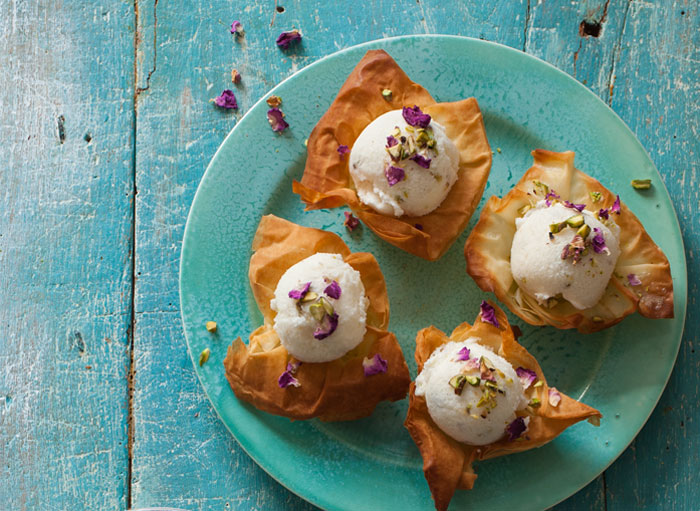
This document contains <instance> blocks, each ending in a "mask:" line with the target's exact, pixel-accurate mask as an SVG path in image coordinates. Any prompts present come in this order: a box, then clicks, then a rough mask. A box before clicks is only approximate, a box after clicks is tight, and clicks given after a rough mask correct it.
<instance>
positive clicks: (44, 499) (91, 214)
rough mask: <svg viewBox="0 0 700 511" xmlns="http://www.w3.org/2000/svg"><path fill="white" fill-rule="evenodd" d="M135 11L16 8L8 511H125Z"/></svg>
mask: <svg viewBox="0 0 700 511" xmlns="http://www.w3.org/2000/svg"><path fill="white" fill-rule="evenodd" d="M132 17H133V16H132V11H131V7H130V6H128V5H126V4H122V5H117V4H113V3H112V2H87V3H82V2H67V3H66V2H54V1H47V2H42V3H41V4H40V5H39V4H38V3H35V2H14V1H10V2H0V34H1V35H0V77H1V82H2V84H3V87H2V88H1V89H0V119H1V120H0V139H1V140H2V141H3V143H2V145H1V146H0V160H1V161H2V162H3V164H2V170H1V171H0V325H1V328H0V502H1V504H0V508H3V509H12V510H17V511H20V510H35V509H37V510H38V509H66V510H67V509H76V508H84V509H124V508H125V506H126V495H127V484H126V483H127V471H128V463H129V460H128V452H127V416H128V404H127V387H126V377H127V371H128V361H129V343H128V339H127V332H128V328H129V322H130V300H131V240H132V236H131V229H132V218H131V214H130V211H131V201H132V200H133V196H132V193H131V192H132V188H133V186H132V155H133V149H134V145H133V139H132V112H133V108H132V90H133V80H132V62H133V35H132V34H133V32H132V30H131V29H130V22H131V19H132Z"/></svg>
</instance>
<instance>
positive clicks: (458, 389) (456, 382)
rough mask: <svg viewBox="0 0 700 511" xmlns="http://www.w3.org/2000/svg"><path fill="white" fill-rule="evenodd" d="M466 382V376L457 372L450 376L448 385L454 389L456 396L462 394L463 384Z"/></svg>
mask: <svg viewBox="0 0 700 511" xmlns="http://www.w3.org/2000/svg"><path fill="white" fill-rule="evenodd" d="M466 382H467V378H466V377H465V376H464V375H463V374H458V375H457V376H453V377H452V378H450V386H451V387H452V388H453V389H455V394H457V395H458V396H459V395H461V394H462V390H464V384H465V383H466Z"/></svg>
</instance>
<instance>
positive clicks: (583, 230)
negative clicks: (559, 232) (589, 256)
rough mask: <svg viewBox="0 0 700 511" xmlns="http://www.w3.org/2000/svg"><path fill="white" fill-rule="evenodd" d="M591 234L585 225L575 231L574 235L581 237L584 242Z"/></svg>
mask: <svg viewBox="0 0 700 511" xmlns="http://www.w3.org/2000/svg"><path fill="white" fill-rule="evenodd" d="M590 233H591V228H590V227H589V226H588V225H587V224H583V225H582V226H581V228H580V229H579V230H578V231H576V234H578V235H579V236H581V237H582V238H583V239H584V240H585V239H586V238H587V237H588V235H589V234H590Z"/></svg>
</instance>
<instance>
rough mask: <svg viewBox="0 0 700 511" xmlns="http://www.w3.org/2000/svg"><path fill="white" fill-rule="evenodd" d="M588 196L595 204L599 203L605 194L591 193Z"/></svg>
mask: <svg viewBox="0 0 700 511" xmlns="http://www.w3.org/2000/svg"><path fill="white" fill-rule="evenodd" d="M588 195H590V196H591V200H592V201H593V202H598V201H600V200H601V199H602V198H603V194H602V193H600V192H589V193H588Z"/></svg>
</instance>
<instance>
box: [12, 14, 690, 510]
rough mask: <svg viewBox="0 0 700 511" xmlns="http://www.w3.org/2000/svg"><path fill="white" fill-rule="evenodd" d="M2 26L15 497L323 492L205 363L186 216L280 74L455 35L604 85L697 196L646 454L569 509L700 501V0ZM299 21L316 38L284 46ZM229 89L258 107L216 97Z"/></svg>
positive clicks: (60, 18) (187, 501)
mask: <svg viewBox="0 0 700 511" xmlns="http://www.w3.org/2000/svg"><path fill="white" fill-rule="evenodd" d="M102 4H104V5H102ZM276 6H279V7H283V12H278V10H277V9H275V7H276ZM234 19H239V20H241V22H242V23H243V24H244V26H245V29H246V36H245V37H244V38H242V39H240V40H236V39H235V38H234V37H233V36H232V35H231V34H230V33H229V30H228V27H229V26H230V23H231V21H233V20H234ZM0 28H1V29H2V30H1V31H0V33H1V34H2V35H1V36H0V76H1V77H2V78H3V79H4V80H3V83H5V84H8V86H7V87H5V88H3V89H2V90H0V107H1V109H0V119H1V121H0V136H1V137H2V139H3V140H4V141H5V144H3V145H2V148H1V149H0V155H2V156H3V157H4V158H3V160H4V161H5V166H4V167H3V168H4V169H7V170H5V171H0V325H1V326H2V327H3V329H2V330H0V502H3V503H5V502H8V503H9V506H10V508H11V509H45V508H51V509H75V508H76V507H77V508H85V509H126V508H127V506H128V505H129V504H131V505H133V506H134V507H138V506H143V507H145V506H155V505H170V506H175V507H181V508H186V509H189V510H192V511H194V510H210V509H216V510H224V511H226V510H234V509H235V510H245V511H253V510H267V509H289V510H295V511H296V510H304V511H306V510H312V509H315V508H314V507H313V506H311V505H310V504H308V503H306V502H304V501H303V500H302V499H300V498H298V497H296V496H295V495H293V494H291V493H290V492H288V491H287V490H285V489H284V488H282V487H281V486H280V485H278V484H277V483H276V482H275V481H274V480H272V478H270V477H269V476H268V475H267V474H265V473H264V472H263V471H262V470H261V469H260V468H258V467H257V465H256V464H255V463H254V462H253V461H252V460H251V459H250V458H249V457H248V456H247V455H246V454H245V453H244V452H243V451H242V450H241V448H240V447H239V446H238V444H237V443H236V442H235V440H233V438H232V437H231V435H230V434H229V433H228V432H227V431H226V429H225V427H224V426H223V424H222V423H221V422H220V421H219V420H218V418H217V416H216V414H215V413H214V412H213V410H212V409H211V407H210V406H209V403H208V401H207V400H206V398H205V396H204V393H203V391H202V389H201V386H200V385H199V382H198V381H197V380H196V377H195V375H194V372H193V370H192V365H191V361H190V359H189V357H188V355H187V352H186V347H185V341H184V335H183V333H182V326H181V322H180V315H179V309H178V304H179V298H178V284H177V279H178V262H179V256H180V247H181V242H182V236H183V230H184V225H185V220H186V216H187V212H188V210H189V206H190V204H191V201H192V198H193V196H194V192H195V190H196V188H197V184H198V183H199V180H200V179H201V176H202V174H203V172H204V169H205V167H206V165H207V163H208V161H209V159H210V158H211V156H212V155H213V154H214V152H215V150H216V148H217V147H218V146H219V144H220V143H221V141H222V140H223V138H224V136H225V135H226V134H227V133H228V131H229V130H230V129H231V128H232V127H233V126H234V125H235V122H236V120H237V119H239V118H240V117H241V116H242V114H243V113H245V111H247V109H248V108H249V107H250V106H251V105H252V104H253V103H254V102H255V101H256V100H257V99H258V98H260V97H262V96H263V94H264V93H265V92H266V91H267V90H269V89H270V88H271V87H273V86H274V85H275V84H277V83H278V82H279V81H281V80H283V79H284V78H286V77H288V76H289V75H291V74H292V73H293V72H295V71H297V70H299V69H301V68H302V67H304V66H306V65H308V64H310V63H311V62H313V61H315V60H317V59H319V58H321V57H323V56H325V55H328V54H329V53H332V52H334V51H336V50H338V49H341V48H345V47H348V46H351V45H354V44H357V43H362V42H365V41H368V40H372V39H376V38H380V37H387V36H394V35H402V34H412V33H444V34H458V35H465V36H471V37H477V38H484V39H488V40H492V41H495V42H499V43H502V44H506V45H508V46H512V47H515V48H518V49H523V50H525V51H527V52H528V53H531V54H533V55H535V56H538V57H540V58H543V59H544V60H546V61H548V62H550V63H552V64H554V65H555V66H557V67H559V68H560V69H563V70H564V71H566V72H568V73H569V74H571V75H572V76H574V77H575V78H577V79H578V80H580V81H581V82H582V83H584V84H586V85H587V86H588V87H589V88H590V89H591V90H592V91H593V92H594V93H595V94H597V95H598V96H599V97H601V99H603V100H604V101H606V102H607V103H608V104H610V105H611V106H612V108H613V109H614V110H615V111H616V112H617V113H618V114H620V115H621V117H622V118H623V120H625V122H627V123H628V125H629V126H630V127H631V129H632V130H633V131H634V132H635V133H636V134H637V136H638V137H639V139H640V140H641V142H642V144H643V145H644V146H645V147H646V149H647V150H648V151H649V153H650V155H651V157H652V160H653V161H654V162H655V163H656V165H657V167H658V168H659V170H660V172H661V174H662V177H663V178H664V182H665V184H666V186H667V187H668V189H669V192H670V193H671V195H672V197H674V198H676V199H677V202H676V207H677V212H678V215H679V219H680V221H681V228H682V231H683V234H684V241H685V244H686V251H687V255H688V263H689V264H688V268H689V283H690V284H689V285H690V289H689V291H690V303H689V305H690V307H689V314H688V318H687V323H686V331H685V335H684V339H683V343H682V345H681V351H680V354H679V359H678V362H677V365H676V368H675V370H674V373H673V375H672V377H671V380H670V382H669V387H668V388H667V390H666V392H665V393H664V395H663V396H662V398H661V401H660V403H659V405H658V406H657V408H656V410H655V411H654V413H653V414H652V416H651V418H650V420H649V422H648V424H647V425H646V426H645V427H644V428H643V430H642V432H641V433H640V435H639V437H638V438H637V440H635V442H634V443H633V444H632V446H631V448H630V449H628V450H627V451H626V452H625V453H624V454H623V455H622V457H621V458H620V459H619V460H618V461H617V462H615V463H614V464H613V465H612V466H611V467H610V468H609V469H608V470H607V471H606V473H605V475H604V476H601V477H599V478H597V479H596V480H595V481H594V482H592V483H591V484H590V485H588V486H587V487H586V488H585V489H583V490H582V491H580V492H579V493H577V494H576V495H574V496H573V497H571V498H569V499H568V500H566V501H565V502H563V503H561V504H560V505H558V506H557V507H556V509H557V510H582V511H583V510H599V509H620V510H625V509H629V508H630V507H634V508H635V509H649V510H652V509H661V508H663V509H678V510H685V509H700V491H698V488H700V473H699V472H698V470H697V467H698V466H699V465H700V460H699V459H698V458H699V457H700V426H699V424H698V421H699V420H700V405H698V402H699V401H700V395H699V391H698V388H700V361H698V358H697V355H696V354H695V346H696V345H697V344H698V335H699V332H698V330H699V329H700V326H699V325H700V317H699V316H698V312H697V296H698V288H697V287H698V284H697V282H698V280H699V279H700V272H699V267H698V261H697V257H698V252H699V251H700V246H699V245H700V232H699V231H700V227H698V214H699V213H698V211H699V209H700V208H699V207H698V206H700V192H698V177H697V171H698V163H697V162H698V149H699V143H698V132H699V131H700V126H699V124H700V116H699V115H698V110H697V106H696V105H697V104H698V102H699V101H700V97H699V96H700V92H699V88H698V83H700V66H699V64H700V50H699V49H698V48H700V13H698V6H697V3H696V2H690V1H686V2H684V1H672V0H666V1H663V2H659V3H651V2H643V1H641V0H640V1H630V0H608V1H594V0H587V1H586V2H535V1H534V0H520V1H517V2H511V1H506V0H501V1H498V2H476V1H472V0H469V1H465V2H460V3H459V4H457V3H451V2H444V1H441V0H419V1H413V0H410V1H408V0H407V1H402V2H396V1H389V0H374V1H372V2H365V3H357V4H355V3H347V5H343V6H342V7H341V6H339V5H338V4H335V3H332V2H305V1H302V0H290V1H289V2H283V1H282V0H277V2H275V1H274V0H264V1H263V0H256V1H252V2H243V1H242V0H235V1H233V2H224V1H223V0H206V1H203V2H197V3H194V4H193V3H192V2H184V1H183V0H171V1H167V0H136V1H135V2H134V3H133V4H132V3H131V2H126V3H119V4H112V3H109V5H108V3H107V2H97V3H95V2H89V3H84V2H77V1H75V0H72V1H68V0H66V1H64V2H54V1H47V2H45V3H44V5H43V6H41V7H37V6H33V5H28V4H27V3H23V2H19V1H13V0H0ZM291 28H299V29H300V30H301V31H302V33H303V34H304V42H303V44H302V45H301V46H299V47H297V48H295V49H293V50H290V51H285V52H282V51H280V50H279V49H278V48H277V47H276V46H275V45H274V39H275V37H276V36H277V34H279V32H280V31H282V30H288V29H291ZM232 68H237V69H238V70H239V71H240V72H241V74H242V76H243V81H242V83H241V84H240V85H239V86H232V84H231V83H230V72H231V69H232ZM224 88H233V89H234V90H235V92H236V95H237V97H238V102H239V105H240V109H239V110H238V111H237V112H230V111H221V110H219V109H217V108H215V107H214V106H213V105H212V104H211V103H210V102H209V101H210V100H211V99H212V98H214V97H215V96H216V95H218V94H219V93H220V92H221V90H222V89H224ZM61 116H62V119H61ZM59 119H60V120H59ZM88 133H89V134H90V137H88V138H90V141H89V142H88V141H87V140H86V139H85V135H86V134H88ZM134 175H135V181H134V178H133V176H134ZM135 188H136V189H138V195H136V197H135V204H134V203H132V201H133V200H134V194H133V192H134V189H135ZM232 221H235V219H232ZM132 228H133V229H134V231H135V247H134V250H133V253H134V254H135V258H132V246H131V243H132V241H133V240H134V238H132ZM132 265H134V266H133V272H134V282H133V288H132ZM132 293H133V313H134V316H133V318H134V321H133V323H132V322H131V319H132V303H131V300H132ZM132 327H133V347H132V346H131V339H130V338H129V332H130V328H132ZM230 341H231V339H219V340H217V341H215V342H222V343H228V342H230ZM130 351H131V352H130ZM132 356H133V371H134V373H133V374H134V383H133V398H132V401H131V410H130V411H129V399H128V389H129V379H128V377H129V366H130V359H131V358H132ZM86 366H90V367H91V369H86ZM129 415H131V419H132V420H131V425H132V426H131V430H130V431H128V427H129ZM620 420H624V418H621V419H620ZM129 437H131V438H132V444H131V452H129ZM129 481H130V487H129ZM0 507H2V506H0Z"/></svg>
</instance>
